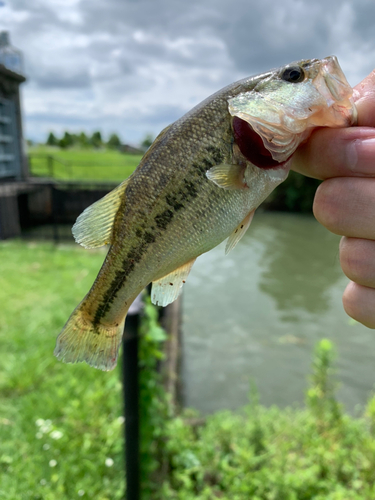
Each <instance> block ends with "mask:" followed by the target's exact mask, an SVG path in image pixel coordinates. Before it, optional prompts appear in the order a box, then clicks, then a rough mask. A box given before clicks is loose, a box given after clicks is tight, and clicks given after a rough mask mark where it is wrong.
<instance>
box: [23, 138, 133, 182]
mask: <svg viewBox="0 0 375 500" xmlns="http://www.w3.org/2000/svg"><path fill="white" fill-rule="evenodd" d="M28 155H29V158H30V171H31V173H32V175H35V176H47V177H48V176H50V174H51V172H50V170H49V164H48V158H47V157H48V156H52V157H53V158H54V161H53V177H55V178H56V179H64V180H103V181H116V182H121V181H123V180H124V179H126V178H127V177H128V176H129V175H130V174H131V173H132V172H133V171H134V169H135V168H136V167H137V165H138V164H139V162H140V160H141V158H142V156H141V155H131V154H125V153H120V152H119V151H116V150H111V149H105V148H103V149H92V148H88V149H80V148H70V149H60V148H57V147H50V146H35V147H31V148H29V150H28Z"/></svg>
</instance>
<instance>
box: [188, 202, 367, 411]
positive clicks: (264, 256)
mask: <svg viewBox="0 0 375 500" xmlns="http://www.w3.org/2000/svg"><path fill="white" fill-rule="evenodd" d="M339 241H340V237H338V236H336V235H333V234H331V233H329V232H328V231H327V230H326V229H324V228H323V227H322V226H321V225H320V224H319V223H318V222H316V220H315V219H314V218H313V217H312V216H301V215H294V214H293V215H291V214H284V213H270V212H264V213H256V214H255V217H254V220H253V222H252V224H251V226H250V228H249V230H248V232H247V234H246V235H245V236H244V237H243V239H242V240H241V241H240V242H239V243H238V245H237V247H236V248H235V249H234V250H232V252H231V253H230V254H229V255H227V256H225V255H224V247H225V244H221V245H220V246H219V247H217V248H215V249H214V250H211V252H208V253H207V254H205V255H202V256H201V257H199V258H198V259H197V261H196V263H195V264H194V266H193V269H192V271H191V274H190V276H189V278H188V280H187V283H186V285H185V290H184V296H183V308H184V313H183V369H182V378H183V386H184V405H185V406H188V407H194V408H197V409H199V410H200V411H201V412H202V413H210V412H213V411H215V410H218V409H222V408H230V409H235V408H238V407H240V406H243V405H244V404H246V403H247V402H248V393H249V388H250V383H251V382H255V384H256V386H257V388H258V391H259V395H260V402H261V403H262V404H265V405H267V406H270V405H273V404H276V405H278V406H281V407H284V406H286V405H292V404H302V403H303V401H304V394H305V391H306V388H307V384H308V375H309V374H310V373H311V356H312V352H313V349H314V345H315V344H316V342H317V341H318V340H319V339H322V338H329V339H331V340H332V341H333V342H334V344H335V346H336V348H337V353H338V357H337V374H338V379H339V382H340V386H339V390H338V396H339V399H340V401H342V402H343V403H344V405H345V407H346V408H347V409H348V410H349V411H351V412H353V411H355V410H359V407H358V405H364V404H365V403H366V400H367V399H368V397H369V396H370V395H371V393H372V390H373V387H374V383H375V332H374V331H372V330H369V329H367V328H365V327H364V326H362V325H360V324H358V323H356V322H355V321H353V320H352V319H350V318H349V317H348V316H347V315H346V314H345V312H344V310H343V307H342V302H341V296H342V293H343V291H344V288H345V286H346V284H347V282H348V280H347V278H346V277H345V276H344V275H343V273H342V271H341V268H340V264H339V253H338V244H339Z"/></svg>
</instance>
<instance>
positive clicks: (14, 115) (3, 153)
mask: <svg viewBox="0 0 375 500" xmlns="http://www.w3.org/2000/svg"><path fill="white" fill-rule="evenodd" d="M25 80H26V78H25V77H24V76H23V74H22V55H21V53H20V51H18V50H17V49H15V48H14V47H12V46H11V45H10V42H9V35H8V33H7V32H6V31H2V32H0V239H4V238H9V237H12V236H18V235H19V234H20V223H19V210H18V198H17V197H18V194H19V192H20V184H22V185H24V184H25V180H26V179H27V177H28V169H27V161H26V157H25V153H24V149H23V136H22V118H21V105H20V92H19V86H20V84H21V83H23V82H24V81H25Z"/></svg>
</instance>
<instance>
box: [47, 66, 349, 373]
mask: <svg viewBox="0 0 375 500" xmlns="http://www.w3.org/2000/svg"><path fill="white" fill-rule="evenodd" d="M322 61H323V62H322ZM322 61H318V60H312V61H301V62H299V63H293V64H294V65H292V66H290V65H288V67H284V68H281V69H279V70H274V71H271V72H267V73H264V74H262V75H259V76H257V77H252V78H247V79H245V80H242V81H240V82H236V83H234V84H232V85H230V86H228V87H226V88H224V89H222V90H221V91H219V92H217V93H216V94H214V95H213V96H211V97H209V98H207V99H206V100H205V101H203V102H202V103H201V104H200V105H198V106H197V107H195V108H194V109H192V110H191V111H190V112H188V113H187V114H186V115H185V116H183V117H182V118H181V119H179V120H177V121H176V122H175V123H174V124H172V125H171V126H170V127H168V128H167V129H165V130H164V131H163V132H161V134H159V136H158V137H157V139H156V140H155V141H154V143H153V145H152V146H151V147H150V149H149V150H148V152H147V153H146V154H145V156H144V157H143V158H142V160H141V163H140V165H139V166H138V167H137V169H136V170H135V172H134V173H133V174H132V175H131V177H130V178H129V179H128V180H127V181H125V182H124V183H123V184H122V185H120V186H119V188H116V190H115V191H114V192H113V194H111V193H110V194H109V195H107V197H105V198H104V199H103V200H101V201H99V202H97V204H94V205H93V206H92V208H91V207H89V208H88V209H87V210H86V211H85V212H84V213H83V214H82V215H81V216H80V217H79V218H78V220H77V223H76V225H75V227H74V228H73V231H75V233H74V234H75V236H76V239H77V241H78V242H80V243H81V244H83V245H85V246H89V247H90V246H93V247H95V246H100V244H105V243H107V240H109V241H110V247H109V250H108V254H107V257H106V259H105V261H104V263H103V266H102V268H101V270H100V271H99V274H98V276H97V278H96V280H95V282H94V284H93V286H92V288H91V290H90V291H89V292H88V294H87V295H86V297H85V298H84V299H83V301H82V302H81V303H80V304H79V306H78V307H77V308H76V309H75V311H74V312H73V313H72V315H71V317H70V319H69V320H68V322H67V324H66V325H65V327H64V329H63V331H62V332H61V334H60V336H59V338H58V341H57V345H56V349H55V354H56V355H57V357H59V358H60V359H62V360H63V361H66V362H77V361H85V362H87V363H88V364H90V365H92V366H95V367H96V368H99V369H102V370H108V369H112V368H113V367H114V366H115V364H116V360H117V353H118V349H119V345H120V341H121V336H122V331H123V324H124V320H125V316H126V313H127V311H128V309H129V306H130V305H131V303H132V302H133V300H134V299H135V297H136V296H137V295H138V294H139V293H140V292H141V291H142V290H143V288H144V287H145V286H147V285H148V284H149V283H150V282H151V281H152V282H153V293H152V296H153V300H154V302H156V303H163V305H165V304H166V303H168V302H170V301H172V300H174V298H176V297H177V295H178V292H179V289H180V287H181V286H182V284H183V283H184V282H185V279H186V277H187V274H188V273H189V271H190V268H191V265H192V263H193V261H194V260H195V258H197V257H198V256H199V255H201V254H202V253H204V252H207V251H209V250H210V249H211V248H213V247H215V246H216V245H218V244H219V243H220V242H221V241H223V240H225V239H226V238H227V237H228V236H230V238H229V240H228V245H229V248H233V246H234V245H235V244H236V243H237V241H238V239H240V237H241V236H242V235H243V232H244V231H246V229H247V227H248V225H249V224H250V222H251V218H252V215H253V212H254V210H255V208H257V206H258V205H259V204H260V203H261V202H262V201H263V200H264V199H265V198H266V196H267V195H268V194H269V193H270V192H271V191H272V190H273V189H274V187H276V186H277V185H278V184H279V183H280V182H282V181H283V180H284V179H285V178H286V176H287V173H288V169H289V164H290V158H291V154H292V153H293V152H294V150H295V149H296V147H297V146H298V144H299V142H301V141H302V140H304V139H305V138H306V137H307V136H308V133H311V130H312V129H313V127H314V126H317V125H315V124H314V119H315V120H316V117H317V116H318V115H319V113H320V115H322V113H323V115H324V113H326V114H327V118H325V119H326V120H327V121H329V123H330V124H331V123H334V124H333V125H331V126H344V125H350V124H351V122H352V121H353V104H352V102H351V100H350V99H351V97H350V96H351V89H350V87H349V85H348V84H347V82H346V80H345V77H344V76H343V74H342V72H341V69H340V68H339V66H338V63H337V61H336V60H335V59H332V58H326V59H325V60H322ZM324 65H325V66H324ZM285 68H287V69H285ZM324 68H326V69H324ZM327 68H328V69H327ZM293 71H295V72H297V76H298V75H299V73H298V72H299V71H300V72H302V73H303V74H304V78H305V80H303V81H305V83H303V84H301V86H300V87H297V86H296V92H297V91H298V88H299V89H300V91H301V92H304V93H305V94H306V93H307V95H311V103H310V101H309V102H308V106H307V107H308V110H306V111H305V110H304V109H302V110H301V105H300V104H298V109H297V111H298V113H294V115H298V120H299V121H298V123H297V119H296V118H293V111H294V109H295V108H293V103H291V104H290V108H291V112H290V114H291V117H290V116H288V120H287V121H286V123H287V124H286V125H285V124H282V125H281V126H280V124H279V123H278V122H277V120H276V122H274V121H273V122H270V123H268V121H267V120H270V118H269V117H270V116H272V117H273V116H274V115H275V109H276V108H275V105H274V103H272V96H273V95H275V92H278V94H277V99H276V101H277V100H280V95H279V94H280V92H282V90H283V86H285V85H293V84H295V83H294V82H293V80H291V77H290V74H292V75H293ZM324 71H325V73H324ZM330 72H331V73H332V74H334V76H335V78H336V79H335V81H334V83H332V81H331V80H330V81H329V85H330V86H331V88H333V85H338V84H336V83H335V82H336V81H338V82H340V84H342V87H340V89H341V94H340V99H339V100H338V99H336V101H337V102H338V108H337V109H335V108H334V105H333V106H332V102H331V101H332V99H331V101H330V102H331V104H330V105H328V104H327V109H326V110H325V109H323V111H324V112H323V111H322V109H321V108H322V97H321V95H322V92H321V90H320V88H318V87H319V85H320V86H322V85H323V84H322V83H321V81H320V80H318V77H320V76H321V75H323V76H322V78H323V77H324V78H326V79H328V78H329V76H327V74H328V75H329V74H330ZM286 73H287V74H288V79H286V78H285V74H286ZM298 77H299V76H298ZM293 78H295V76H293ZM343 79H344V80H343ZM268 81H269V82H270V85H267V82H268ZM311 82H313V84H312V83H311ZM314 82H315V83H314ZM345 82H346V87H345ZM323 83H324V82H323ZM302 85H304V86H302ZM329 85H328V84H327V86H328V87H329ZM343 89H344V90H345V89H346V93H345V92H344V90H343ZM287 90H288V96H290V94H293V95H294V92H290V87H288V88H287ZM324 91H325V88H324ZM267 92H268V93H269V94H270V95H268V94H267ZM335 93H336V95H339V92H337V91H336V92H335ZM315 94H318V96H316V95H315ZM259 95H261V96H262V99H263V97H264V102H265V103H266V101H267V100H268V101H270V102H271V103H272V106H273V107H272V110H271V112H270V111H269V109H268V108H267V106H270V105H269V104H267V103H266V104H264V106H265V110H264V113H263V115H262V114H261V112H262V106H263V101H262V102H261V104H260V105H257V108H256V109H257V113H258V111H259V113H260V114H261V116H260V117H255V118H254V116H253V115H247V114H246V109H245V110H244V107H245V108H246V106H247V104H248V103H252V99H258V100H259ZM288 99H289V101H290V99H291V98H290V97H288ZM314 99H315V101H316V102H317V103H318V104H319V106H318V104H317V105H316V108H317V109H316V110H314V102H315V101H314ZM268 101H267V102H268ZM276 101H275V102H276ZM336 101H335V102H336ZM327 103H328V99H327ZM279 107H280V106H279ZM323 108H324V106H323ZM343 110H344V111H343ZM345 110H347V111H345ZM282 112H283V113H288V112H289V111H288V108H286V107H285V105H284V104H283V110H282ZM304 113H305V115H306V117H305V121H306V126H305V124H304V123H303V122H302V124H301V116H302V118H303V117H304V116H305V115H304ZM343 114H344V115H345V116H344V117H343V116H342V115H343ZM320 115H319V116H320ZM328 115H329V117H328ZM331 115H332V116H331ZM333 115H334V116H333ZM311 117H313V118H311ZM236 120H237V122H236ZM238 120H239V121H238ZM273 120H274V118H273ZM320 120H322V118H320ZM258 122H259V123H260V125H259V123H258ZM281 122H282V120H281ZM238 123H240V126H238ZM275 123H276V125H275ZM294 123H296V125H295V129H296V130H290V128H293V126H294V125H293V124H294ZM311 123H313V125H311ZM318 125H319V126H320V125H321V123H320V122H319V123H318ZM256 127H258V128H259V130H257V129H256ZM275 127H278V129H277V134H275ZM288 127H289V128H288ZM297 129H298V130H297ZM254 130H256V133H255V132H254ZM301 131H302V132H301ZM306 131H307V132H306ZM257 134H258V135H257ZM267 134H268V135H267ZM298 134H300V135H298ZM253 135H257V137H258V142H256V141H255V142H254V145H253V146H251V144H252V142H251V141H252V140H253V139H252V138H253ZM259 136H260V137H261V139H262V141H263V144H264V147H263V146H262V144H261V142H260V141H259ZM276 137H277V138H278V139H275V138H276ZM277 140H280V145H278V144H277ZM270 143H272V147H271V148H268V147H267V144H270ZM244 144H245V146H244ZM290 144H291V145H290ZM288 147H289V149H288ZM293 148H294V149H293ZM253 150H254V154H255V153H256V154H255V156H254V158H256V159H253V157H252V156H251V155H252V154H253V153H252V151H253ZM273 150H275V151H276V153H275V155H278V156H277V160H274V159H273V158H274V152H273ZM249 155H250V156H249ZM257 155H258V156H257ZM284 156H285V159H284ZM258 157H261V159H262V161H261V162H262V165H258V164H257V162H258V159H257V158H258ZM264 158H266V160H264ZM264 161H266V162H268V163H269V165H266V166H264ZM101 208H103V213H102V212H101ZM108 221H109V222H108ZM96 228H97V232H98V235H96V232H95V229H96ZM96 239H97V240H98V241H95V240H96ZM229 243H230V244H229ZM228 245H227V246H228ZM169 286H170V287H171V288H169ZM154 290H155V291H154Z"/></svg>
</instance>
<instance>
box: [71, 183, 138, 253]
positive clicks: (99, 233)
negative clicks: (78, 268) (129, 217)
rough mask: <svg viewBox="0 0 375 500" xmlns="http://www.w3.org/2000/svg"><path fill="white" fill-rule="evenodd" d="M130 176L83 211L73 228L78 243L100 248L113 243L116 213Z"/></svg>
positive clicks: (87, 246)
mask: <svg viewBox="0 0 375 500" xmlns="http://www.w3.org/2000/svg"><path fill="white" fill-rule="evenodd" d="M130 177H131V176H130ZM130 177H128V178H127V179H126V180H125V181H124V182H122V183H121V184H120V185H119V186H117V188H115V189H113V190H112V191H111V192H110V193H108V194H107V195H105V196H104V198H102V199H100V200H99V201H96V202H95V203H93V204H92V205H90V206H89V207H87V208H86V210H84V211H83V212H82V213H81V215H80V216H79V217H78V218H77V220H76V222H75V224H74V226H73V228H72V233H73V236H74V239H75V240H76V242H77V243H79V244H80V245H82V246H83V247H85V248H98V247H102V246H104V245H108V244H109V243H111V239H112V227H113V222H114V220H115V215H116V213H117V210H118V209H119V207H120V203H121V200H122V198H123V197H124V195H125V189H126V186H127V185H128V182H129V180H130Z"/></svg>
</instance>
